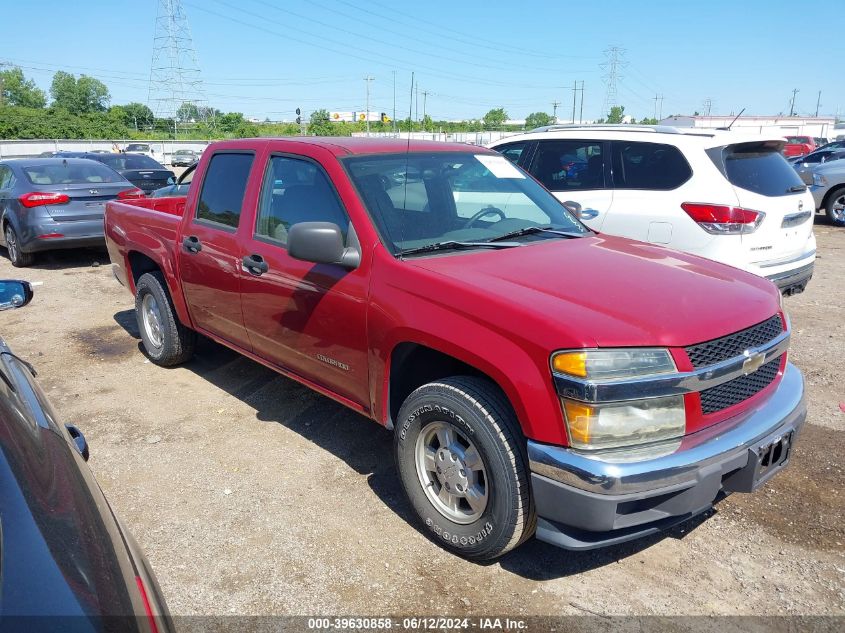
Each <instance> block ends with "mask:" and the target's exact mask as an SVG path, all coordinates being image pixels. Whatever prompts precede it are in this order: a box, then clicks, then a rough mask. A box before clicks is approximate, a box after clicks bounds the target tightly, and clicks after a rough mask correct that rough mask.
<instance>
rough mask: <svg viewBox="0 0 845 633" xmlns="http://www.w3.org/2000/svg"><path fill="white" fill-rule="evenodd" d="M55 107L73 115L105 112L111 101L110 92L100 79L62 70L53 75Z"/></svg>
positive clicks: (52, 87) (51, 87)
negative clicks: (76, 75) (77, 76)
mask: <svg viewBox="0 0 845 633" xmlns="http://www.w3.org/2000/svg"><path fill="white" fill-rule="evenodd" d="M50 95H51V96H52V97H53V106H54V107H56V108H62V109H63V110H67V111H68V112H70V113H71V114H85V113H87V112H105V110H106V107H107V104H108V102H109V99H110V98H111V97H110V95H109V90H108V88H106V85H105V84H104V83H103V82H102V81H100V80H99V79H94V78H93V77H89V76H88V75H80V76H79V79H77V78H76V77H75V76H74V75H71V74H70V73H66V72H64V71H62V70H60V71H58V72H57V73H56V74H55V75H53V83H52V84H51V85H50Z"/></svg>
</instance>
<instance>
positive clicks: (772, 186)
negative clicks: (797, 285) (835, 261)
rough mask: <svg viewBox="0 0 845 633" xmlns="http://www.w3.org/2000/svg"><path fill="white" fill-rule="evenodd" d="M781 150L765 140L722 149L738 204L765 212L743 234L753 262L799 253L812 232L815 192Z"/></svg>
mask: <svg viewBox="0 0 845 633" xmlns="http://www.w3.org/2000/svg"><path fill="white" fill-rule="evenodd" d="M778 150H779V148H778V145H777V144H776V143H766V142H761V143H742V144H737V145H728V146H726V147H724V148H721V154H722V160H723V161H724V171H725V176H726V177H727V179H728V181H729V182H730V183H731V185H733V188H734V191H735V192H736V196H737V200H738V202H739V205H740V206H741V207H743V208H746V209H751V210H753V211H761V212H763V213H765V214H766V215H765V217H764V218H763V220H762V222H761V223H760V226H759V227H757V229H756V230H755V231H754V232H752V233H746V234H744V235H743V236H742V248H743V251H744V256H745V261H746V262H748V263H750V264H758V265H759V264H762V263H766V264H769V265H776V264H778V263H788V262H789V261H790V260H792V259H796V258H799V257H800V256H801V255H802V254H804V253H805V251H806V249H807V242H808V240H809V239H810V236H811V235H812V232H813V215H814V212H813V211H814V204H813V197H812V194H810V192H809V191H808V190H807V188H806V185H805V184H804V182H802V180H801V178H800V177H799V176H798V174H797V173H796V172H795V169H793V167H792V166H791V165H790V164H789V163H787V162H786V160H785V159H784V158H783V156H782V155H781V153H780V152H779V151H778ZM716 151H719V150H718V148H717V150H716ZM708 153H710V154H711V155H712V154H713V153H714V150H710V151H709V152H708Z"/></svg>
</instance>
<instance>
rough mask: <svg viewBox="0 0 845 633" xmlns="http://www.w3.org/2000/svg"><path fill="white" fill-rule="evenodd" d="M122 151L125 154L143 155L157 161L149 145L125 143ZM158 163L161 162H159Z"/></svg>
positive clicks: (154, 152)
mask: <svg viewBox="0 0 845 633" xmlns="http://www.w3.org/2000/svg"><path fill="white" fill-rule="evenodd" d="M123 151H124V152H126V153H127V154H143V155H144V156H149V157H150V158H154V159H155V160H159V158H158V156H156V151H155V149H154V148H153V146H152V145H150V144H149V143H127V145H126V147H124V148H123ZM159 162H161V161H160V160H159Z"/></svg>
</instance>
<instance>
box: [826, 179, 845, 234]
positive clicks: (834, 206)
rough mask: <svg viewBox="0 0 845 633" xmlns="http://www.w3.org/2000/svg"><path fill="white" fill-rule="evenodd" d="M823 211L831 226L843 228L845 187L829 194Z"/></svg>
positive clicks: (844, 223)
mask: <svg viewBox="0 0 845 633" xmlns="http://www.w3.org/2000/svg"><path fill="white" fill-rule="evenodd" d="M824 210H825V213H827V219H828V220H830V223H831V224H834V225H836V226H845V187H840V188H839V189H837V190H836V191H834V192H833V193H832V194H830V198H828V200H827V205H826V206H825V209H824Z"/></svg>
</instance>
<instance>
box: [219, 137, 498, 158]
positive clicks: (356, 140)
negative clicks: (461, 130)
mask: <svg viewBox="0 0 845 633" xmlns="http://www.w3.org/2000/svg"><path fill="white" fill-rule="evenodd" d="M265 143H269V144H271V145H272V144H274V143H286V144H287V143H303V144H307V145H315V146H318V147H323V148H325V149H327V150H329V151H331V152H334V153H335V154H399V153H404V152H407V151H410V152H473V153H476V154H490V153H493V152H492V151H491V150H488V149H486V148H484V147H481V146H479V145H470V144H467V143H447V142H443V141H418V140H411V141H410V143H409V142H408V139H399V138H372V137H370V138H367V137H360V136H288V137H276V138H254V139H237V140H232V141H220V142H217V143H212V145H211V147H214V148H221V149H226V148H231V149H246V148H255V147H258V146H259V145H264V144H265Z"/></svg>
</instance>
